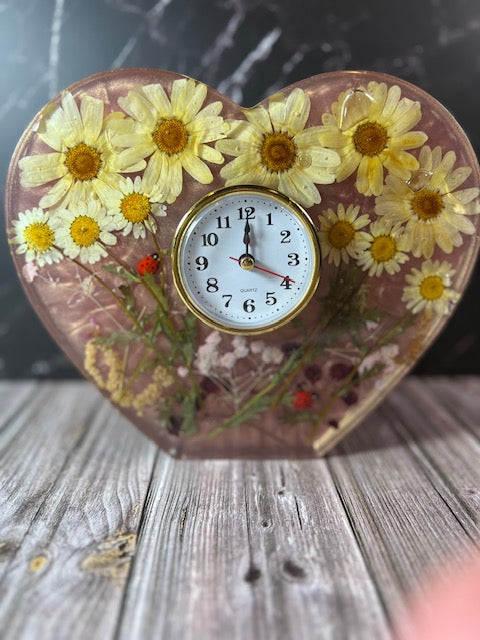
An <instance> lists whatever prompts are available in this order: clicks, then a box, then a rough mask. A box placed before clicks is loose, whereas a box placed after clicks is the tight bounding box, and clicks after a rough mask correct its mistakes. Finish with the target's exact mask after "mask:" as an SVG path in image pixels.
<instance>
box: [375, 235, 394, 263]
mask: <svg viewBox="0 0 480 640" xmlns="http://www.w3.org/2000/svg"><path fill="white" fill-rule="evenodd" d="M396 251H397V243H396V242H395V240H394V238H392V236H378V237H377V238H375V239H374V240H373V242H372V245H371V247H370V252H371V254H372V258H373V259H374V260H375V262H387V261H388V260H391V259H392V258H393V257H394V255H395V253H396Z"/></svg>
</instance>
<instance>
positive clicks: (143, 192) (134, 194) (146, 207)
mask: <svg viewBox="0 0 480 640" xmlns="http://www.w3.org/2000/svg"><path fill="white" fill-rule="evenodd" d="M101 197H102V201H103V202H104V203H105V206H106V208H107V210H108V212H109V213H110V214H112V215H114V216H115V220H116V228H117V229H118V230H122V231H123V235H124V236H126V235H128V234H129V233H131V232H132V231H133V237H134V238H135V239H138V238H145V229H149V230H150V231H152V232H154V233H155V231H156V230H157V225H156V223H155V219H154V216H156V217H159V218H160V217H163V216H166V215H167V213H166V207H165V205H164V204H161V203H160V202H159V200H161V199H162V193H161V191H159V189H158V187H157V186H156V185H154V184H152V183H151V181H150V179H149V176H148V175H147V172H145V174H144V175H143V177H142V178H141V177H140V176H136V178H135V180H132V179H131V178H121V179H120V180H119V181H118V183H117V185H116V188H111V187H107V186H105V187H104V189H103V193H102V196H101Z"/></svg>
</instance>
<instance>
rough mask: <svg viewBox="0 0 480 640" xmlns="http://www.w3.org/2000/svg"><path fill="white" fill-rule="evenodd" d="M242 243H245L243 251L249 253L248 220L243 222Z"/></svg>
mask: <svg viewBox="0 0 480 640" xmlns="http://www.w3.org/2000/svg"><path fill="white" fill-rule="evenodd" d="M243 244H244V245H245V253H246V255H249V253H248V249H249V247H250V225H249V223H248V220H247V221H246V222H245V230H244V232H243Z"/></svg>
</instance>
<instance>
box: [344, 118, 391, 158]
mask: <svg viewBox="0 0 480 640" xmlns="http://www.w3.org/2000/svg"><path fill="white" fill-rule="evenodd" d="M352 139H353V145H354V147H355V149H356V150H357V151H358V153H361V154H362V156H376V155H378V154H379V153H381V152H382V151H383V150H384V149H385V147H386V146H387V142H388V135H387V130H386V129H385V127H382V125H381V124H378V122H364V123H362V124H359V125H358V127H357V128H356V129H355V131H354V133H353V136H352Z"/></svg>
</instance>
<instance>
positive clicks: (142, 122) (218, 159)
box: [7, 70, 480, 455]
mask: <svg viewBox="0 0 480 640" xmlns="http://www.w3.org/2000/svg"><path fill="white" fill-rule="evenodd" d="M118 73H120V74H122V73H123V75H120V76H119V75H118ZM119 78H120V80H121V82H118V79H119ZM324 78H325V79H324ZM9 180H10V181H9V193H7V210H8V211H9V222H8V224H9V227H8V228H9V238H10V242H11V245H12V248H13V250H14V252H15V254H16V259H17V260H19V262H18V265H19V271H21V273H22V277H23V280H24V283H25V286H26V288H27V290H28V291H29V294H30V296H31V298H32V300H33V302H34V304H35V305H36V306H37V308H39V309H40V310H41V314H42V315H43V319H44V320H45V321H46V323H47V325H48V326H49V328H50V330H51V331H52V332H53V333H54V334H55V336H56V337H57V339H58V340H59V341H60V342H61V343H62V344H63V345H64V347H65V349H66V351H67V353H68V354H69V355H70V357H71V358H72V359H73V360H74V361H75V362H76V364H77V365H78V366H79V367H80V368H82V370H83V371H84V372H85V374H86V375H87V376H89V377H90V379H91V380H92V381H93V382H94V383H95V384H96V385H97V386H98V388H99V389H101V390H102V392H103V393H104V394H105V395H106V396H107V397H108V398H109V399H110V400H111V401H112V402H113V403H114V404H116V405H117V406H118V407H120V408H121V410H122V411H124V412H125V413H126V414H127V415H128V416H129V417H130V418H131V419H132V420H133V421H134V422H135V424H137V425H138V426H140V427H141V428H142V429H143V430H144V431H146V432H147V433H149V435H151V436H152V437H154V438H155V439H156V440H157V441H158V442H160V443H161V444H162V446H164V447H167V448H170V449H171V450H173V451H174V452H176V453H177V454H180V453H187V454H189V455H198V454H199V452H204V453H205V452H206V453H207V454H208V455H228V453H229V450H230V449H232V450H233V451H234V453H240V454H241V455H255V454H257V455H279V454H280V455H311V454H312V453H323V452H324V451H325V450H327V449H328V448H329V447H331V446H332V445H333V444H334V443H335V442H336V441H337V440H338V439H339V438H340V437H342V436H343V434H344V433H346V432H347V431H348V430H349V429H351V428H352V426H354V425H355V424H356V423H357V422H358V421H359V419H360V418H361V417H362V416H363V415H365V413H366V412H367V411H368V410H370V409H371V408H372V407H373V406H374V405H375V404H376V403H377V402H378V401H379V399H380V398H381V397H382V395H384V393H386V391H387V390H388V389H389V388H390V387H391V386H392V385H393V384H394V383H395V382H396V381H397V380H398V379H399V378H400V377H401V376H402V375H404V374H405V372H406V371H407V370H408V368H409V367H410V366H411V365H412V364H413V362H415V360H416V359H417V358H418V357H419V355H421V353H422V352H423V351H424V350H425V348H426V347H427V346H428V344H429V342H430V341H431V340H432V339H433V337H434V335H435V334H436V333H437V332H438V330H439V329H440V327H441V326H442V324H443V323H444V321H445V317H446V316H447V315H448V314H449V313H450V312H451V311H452V308H453V306H454V305H455V303H456V302H457V301H458V299H459V297H460V293H461V291H462V289H463V288H464V287H465V284H466V280H467V278H468V274H469V271H470V270H471V268H472V265H473V259H474V256H475V251H476V248H477V247H476V237H475V234H476V233H477V229H478V220H477V218H476V214H478V213H479V212H480V205H479V201H478V195H479V189H478V185H479V175H478V167H477V165H476V163H475V160H474V156H473V153H472V152H471V149H470V147H469V145H468V142H467V141H466V139H465V138H464V136H463V134H461V132H460V134H459V129H458V125H456V123H455V122H454V121H453V119H452V118H451V116H449V114H447V113H446V112H444V111H443V110H442V108H441V107H440V106H439V105H438V103H436V102H435V101H434V100H433V99H432V98H430V97H429V96H427V95H426V94H423V93H422V92H421V91H420V90H418V89H415V88H414V87H411V86H410V85H407V84H406V83H403V82H402V81H397V80H395V79H393V78H388V77H378V76H377V74H368V73H364V74H354V73H349V72H343V73H337V74H329V75H328V76H319V77H317V78H312V79H310V80H307V81H305V82H303V83H299V85H297V86H296V87H292V88H290V89H286V90H285V91H283V92H280V93H278V94H275V95H274V96H272V97H271V98H270V99H268V101H267V102H266V103H265V104H262V105H259V106H257V107H254V108H251V109H241V108H239V107H236V106H235V105H233V104H231V103H230V102H229V101H228V100H227V99H226V98H223V97H222V96H218V95H217V94H215V92H213V91H212V90H210V89H207V87H206V86H205V85H203V84H201V83H199V82H196V81H194V80H191V79H186V78H181V77H178V76H175V75H174V74H169V73H167V72H156V71H153V70H152V71H145V70H144V71H135V70H131V71H129V72H127V71H123V72H116V74H115V73H114V72H113V73H110V74H108V73H107V74H104V75H103V76H97V77H96V78H94V79H87V80H86V81H84V82H83V83H80V84H79V85H78V86H77V87H75V88H74V89H73V90H72V91H66V92H64V93H63V95H62V96H61V98H60V99H59V100H58V101H57V102H55V103H53V104H52V105H49V107H48V109H45V110H44V112H43V113H42V114H40V116H39V117H38V118H37V120H36V122H35V124H34V126H33V127H32V128H31V129H30V131H29V132H28V135H27V137H26V140H25V141H24V142H23V143H22V144H21V145H20V147H19V149H18V150H17V154H16V156H15V158H14V160H13V163H12V168H11V172H10V179H9ZM18 183H20V186H19V187H18ZM240 184H250V185H261V186H265V187H269V188H273V189H276V190H278V191H280V192H281V193H283V194H284V195H286V196H288V197H290V198H292V199H293V200H295V201H296V202H298V203H300V204H301V205H303V206H304V207H305V208H306V209H307V211H308V213H309V215H310V216H311V218H312V220H313V221H314V223H315V224H316V225H317V229H318V239H319V242H320V247H321V253H322V271H321V279H320V286H319V288H318V291H317V293H316V294H315V296H314V298H313V299H312V301H311V302H310V304H309V306H308V307H307V309H305V311H303V312H302V313H301V314H300V316H298V317H297V318H296V319H295V320H293V321H292V322H291V323H290V324H289V325H287V326H285V327H282V328H280V329H277V330H276V331H274V332H272V333H268V334H264V335H263V336H261V337H260V338H259V337H258V336H253V337H246V336H232V335H229V334H225V333H220V332H218V331H216V330H212V329H211V328H209V327H207V326H206V325H204V324H203V323H202V322H201V321H200V320H199V319H197V318H196V317H195V316H194V315H193V314H191V313H190V312H189V311H187V310H186V309H185V307H184V305H183V304H182V302H181V300H180V298H179V296H178V295H177V293H176V291H175V288H174V287H173V284H172V277H171V265H170V248H171V242H172V237H173V234H174V231H175V229H176V227H177V225H178V223H179V221H180V219H181V218H182V216H183V215H184V214H185V212H186V211H187V210H188V209H189V208H190V206H192V205H193V204H194V203H195V202H196V201H197V200H198V199H199V198H200V197H202V196H203V195H205V194H207V193H209V192H210V191H211V190H212V189H216V188H219V187H223V186H230V185H240ZM218 443H219V444H218Z"/></svg>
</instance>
